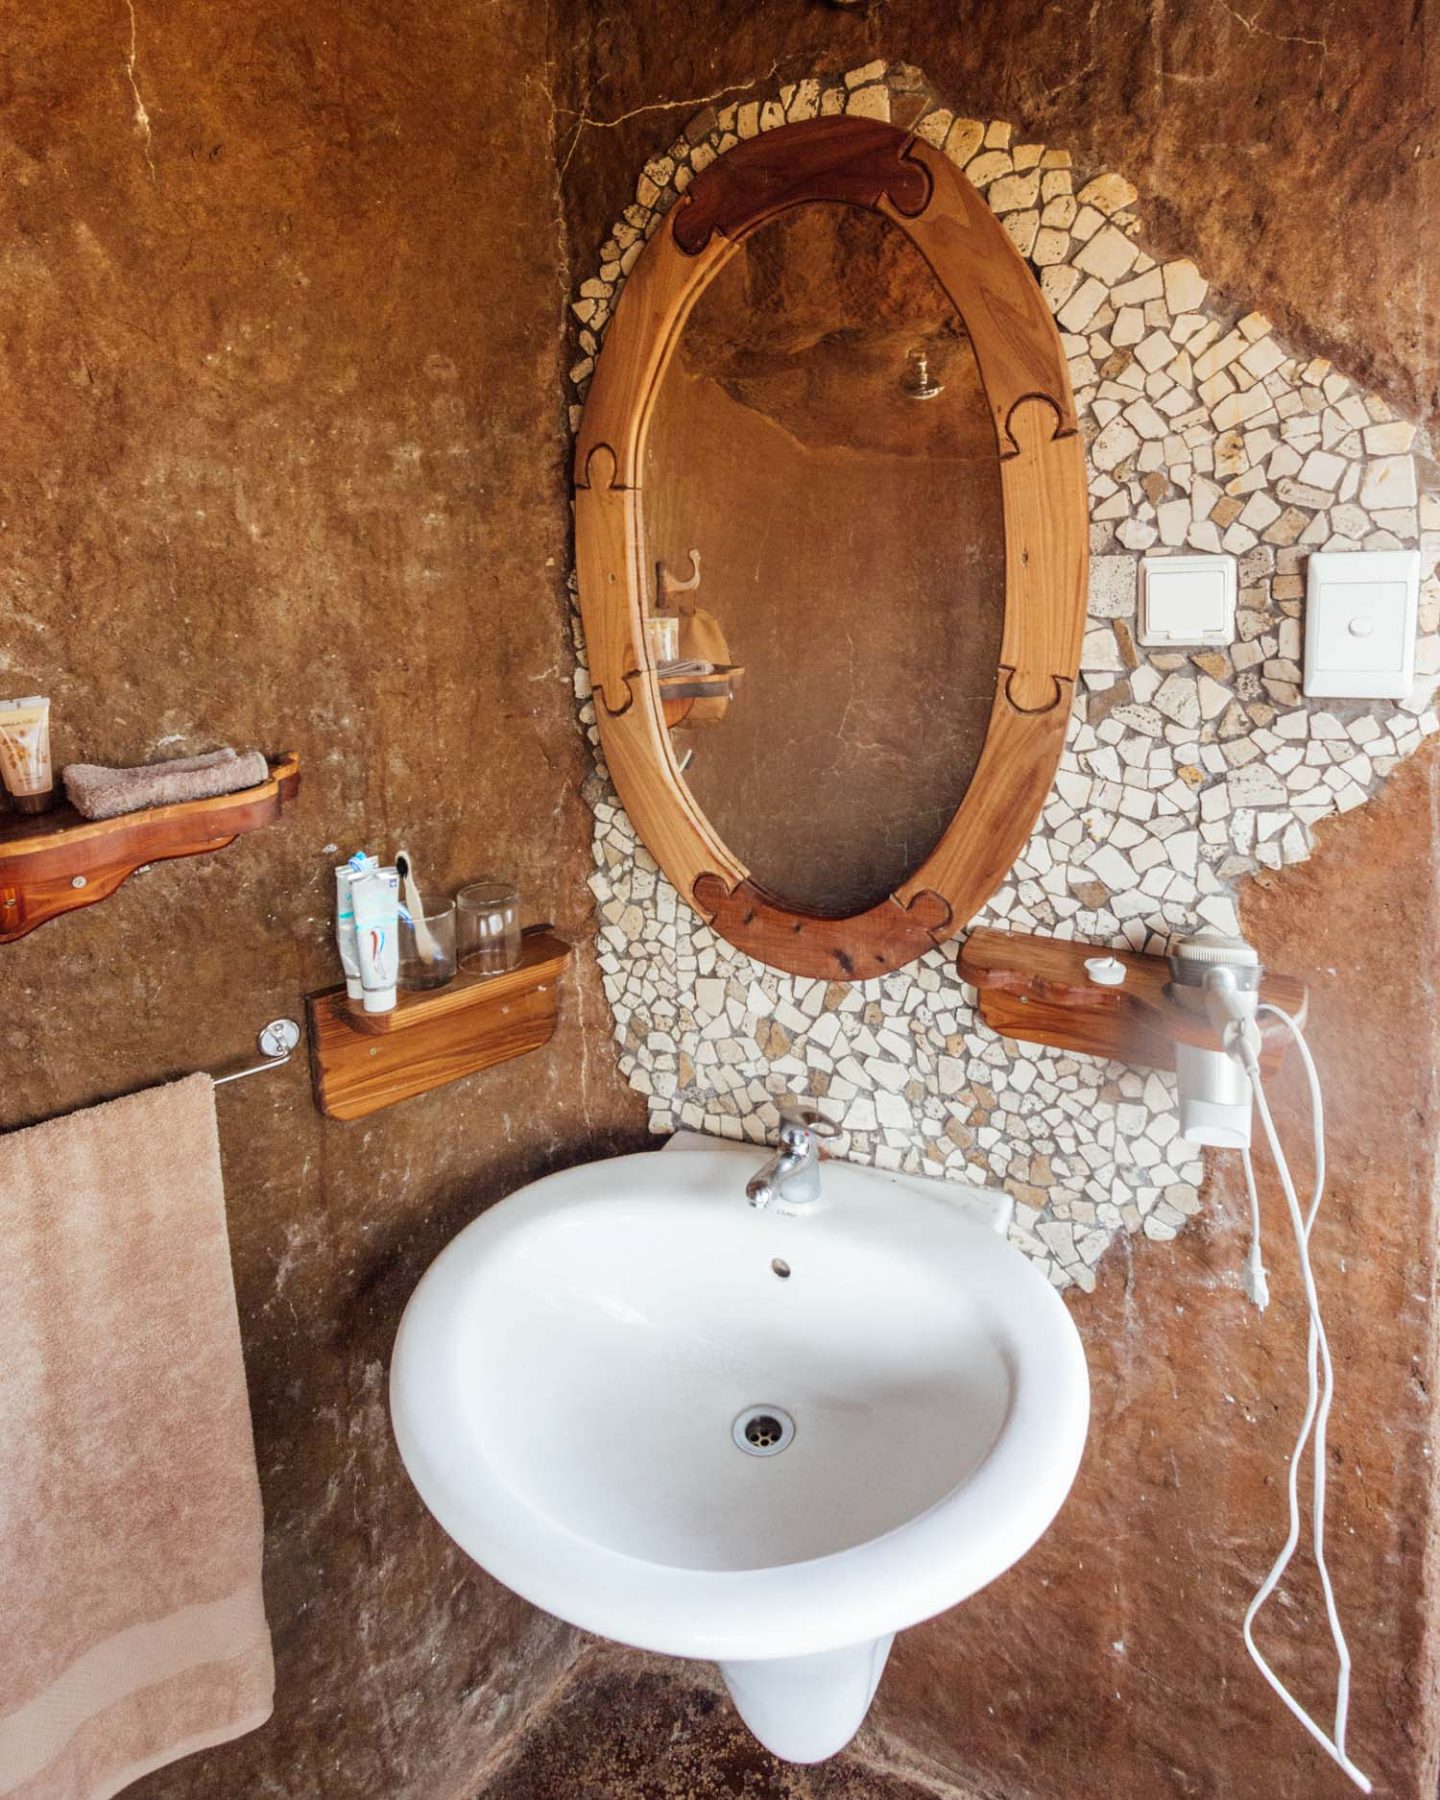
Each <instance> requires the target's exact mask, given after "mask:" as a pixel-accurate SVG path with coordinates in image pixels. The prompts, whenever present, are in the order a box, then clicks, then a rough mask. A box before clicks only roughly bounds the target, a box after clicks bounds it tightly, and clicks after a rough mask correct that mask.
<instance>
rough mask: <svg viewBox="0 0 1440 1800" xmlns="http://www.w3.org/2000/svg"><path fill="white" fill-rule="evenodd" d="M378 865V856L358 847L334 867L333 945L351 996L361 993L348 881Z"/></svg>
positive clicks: (357, 997)
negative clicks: (368, 853)
mask: <svg viewBox="0 0 1440 1800" xmlns="http://www.w3.org/2000/svg"><path fill="white" fill-rule="evenodd" d="M379 867H380V858H379V857H378V856H365V855H362V854H361V853H360V852H359V851H357V852H356V853H355V855H354V856H352V857H351V858H350V860H349V862H343V863H341V864H340V866H339V867H338V868H337V869H336V871H335V947H336V949H337V950H339V952H340V966H341V967H342V968H343V969H344V971H345V993H346V996H347V997H348V998H349V999H351V1000H359V999H361V998H362V997H363V995H364V991H365V990H364V988H363V987H362V985H361V982H360V946H359V943H358V942H357V941H356V937H355V906H354V902H353V901H352V900H351V897H350V883H351V882H352V881H353V880H354V879H355V877H356V876H357V875H363V874H365V873H367V871H369V870H371V869H378V868H379Z"/></svg>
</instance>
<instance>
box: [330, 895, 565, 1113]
mask: <svg viewBox="0 0 1440 1800" xmlns="http://www.w3.org/2000/svg"><path fill="white" fill-rule="evenodd" d="M569 959H570V945H569V944H568V943H566V941H565V939H564V938H562V937H559V936H557V935H556V933H555V932H553V931H552V930H551V928H550V927H549V926H548V925H531V926H527V928H526V930H525V933H524V936H523V938H522V939H521V951H520V961H519V963H518V965H517V966H516V967H515V968H513V969H507V970H506V971H505V972H504V973H503V974H501V975H470V974H466V973H465V971H464V970H463V969H462V970H461V972H460V973H459V974H458V975H457V976H456V977H455V979H454V980H453V981H451V982H449V983H447V985H446V986H445V987H443V988H429V989H425V990H423V991H420V992H416V993H406V992H403V991H402V992H401V994H400V997H399V999H398V1001H397V1003H396V1006H395V1009H394V1011H393V1012H387V1013H367V1012H363V1011H361V1010H360V1008H359V1007H358V1006H355V1005H353V1004H352V1003H351V1002H350V1001H349V1000H347V999H346V997H345V989H344V988H343V987H333V988H326V989H325V991H324V992H323V993H319V994H311V995H310V996H309V998H308V999H307V1000H306V1002H305V1010H306V1012H307V1014H308V1015H309V1020H310V1072H311V1076H312V1078H313V1082H314V1087H315V1101H316V1104H317V1105H318V1106H319V1108H320V1110H321V1112H323V1113H324V1114H325V1116H326V1117H327V1118H330V1119H363V1118H364V1117H365V1116H366V1114H367V1113H372V1112H378V1111H379V1110H380V1108H381V1107H384V1106H394V1105H395V1103H396V1102H397V1101H399V1100H410V1099H413V1098H414V1096H415V1095H416V1094H424V1093H428V1092H429V1090H430V1089H431V1088H436V1087H443V1086H444V1085H445V1083H446V1082H449V1081H459V1080H460V1078H461V1077H462V1076H464V1075H474V1074H476V1073H477V1072H478V1071H479V1070H481V1069H490V1068H493V1067H494V1066H495V1065H496V1064H497V1063H502V1062H509V1061H510V1059H511V1058H512V1057H516V1056H524V1055H526V1054H527V1053H528V1052H529V1051H531V1050H538V1049H540V1047H541V1046H542V1045H543V1044H547V1043H548V1042H549V1041H550V1039H551V1037H552V1036H553V1035H554V1032H555V1024H556V1020H557V1019H558V1017H559V986H560V976H561V974H562V973H563V972H564V968H565V964H566V963H567V962H568V961H569Z"/></svg>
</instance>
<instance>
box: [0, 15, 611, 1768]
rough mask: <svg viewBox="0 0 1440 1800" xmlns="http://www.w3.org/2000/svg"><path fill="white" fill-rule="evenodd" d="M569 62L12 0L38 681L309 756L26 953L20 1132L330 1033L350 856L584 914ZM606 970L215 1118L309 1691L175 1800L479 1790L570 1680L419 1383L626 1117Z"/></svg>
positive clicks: (297, 1078) (223, 1100)
mask: <svg viewBox="0 0 1440 1800" xmlns="http://www.w3.org/2000/svg"><path fill="white" fill-rule="evenodd" d="M544 56H545V40H544V18H543V13H539V12H537V9H535V8H532V7H530V6H528V5H525V4H521V3H517V4H514V5H509V4H502V5H499V6H491V7H486V8H468V7H462V8H458V9H457V8H454V7H451V6H448V5H443V4H438V3H435V4H432V3H431V0H420V3H419V4H417V5H410V6H406V7H404V8H403V9H402V8H398V7H373V6H370V7H367V6H362V7H359V8H357V7H354V6H347V5H340V4H331V3H330V0H318V4H309V5H306V6H304V7H296V6H287V5H280V4H267V3H266V0H237V3H236V4H230V5H225V6H220V7H194V6H191V7H185V8H176V7H172V6H156V5H153V4H149V3H148V0H135V3H134V7H133V13H132V11H131V10H129V9H127V6H126V5H125V4H124V3H123V0H119V3H117V4H115V5H113V6H112V5H104V6H100V7H95V6H89V5H85V4H82V3H81V0H66V3H64V4H57V5H51V6H46V7H41V8H37V9H31V10H30V11H28V12H21V11H15V10H13V9H12V12H11V14H10V17H9V21H8V26H7V31H6V54H5V74H4V77H3V88H0V167H3V179H4V191H5V197H6V198H5V213H6V225H5V227H4V229H3V231H0V296H3V311H4V315H5V320H6V324H5V328H4V333H3V345H0V382H3V408H4V413H5V417H6V420H7V426H6V448H5V455H4V458H3V464H0V520H3V540H0V541H3V546H4V549H3V581H4V627H3V631H0V669H3V670H4V675H3V678H0V691H3V692H6V693H9V692H12V691H19V692H34V691H37V690H38V691H43V692H47V693H49V694H51V695H52V696H53V697H54V701H55V712H56V718H57V726H56V740H57V741H56V748H57V751H58V753H59V754H60V755H61V756H63V757H69V758H74V757H77V756H81V755H83V756H86V757H93V758H97V759H100V760H105V759H110V758H113V759H115V760H126V759H139V758H142V757H147V756H156V755H164V754H167V753H180V752H183V751H188V750H198V749H203V748H206V747H209V746H210V745H212V744H215V743H218V742H225V741H229V742H234V743H236V744H242V745H260V746H262V747H264V748H266V749H269V750H276V749H279V748H293V749H298V750H299V751H300V753H301V755H302V758H303V760H304V768H305V775H304V789H303V793H302V796H301V799H300V802H299V805H298V807H297V809H296V810H295V812H294V813H293V814H287V816H286V820H285V822H284V824H283V825H282V826H280V827H278V828H276V829H273V830H271V831H269V832H267V833H264V834H260V835H257V836H254V837H250V838H247V839H244V840H242V841H241V842H239V843H237V844H236V845H235V846H233V847H232V848H231V849H229V850H228V851H225V852H223V853H221V854H219V855H216V856H213V857H209V858H201V859H196V860H193V861H187V862H177V863H169V864H160V865H157V866H156V867H155V868H154V869H153V870H152V871H151V872H150V873H149V874H146V875H142V876H139V877H136V878H135V879H134V880H132V881H131V882H130V883H129V884H128V885H127V886H126V887H125V888H123V889H122V890H121V892H120V893H119V894H118V895H117V896H116V897H115V898H113V899H111V900H110V901H108V902H106V903H104V904H103V905H100V906H96V907H94V908H92V909H90V910H89V911H85V912H80V913H77V914H74V915H72V916H70V917H68V918H65V919H61V920H59V921H57V922H55V923H52V924H49V925H46V926H44V927H42V928H41V929H40V930H39V931H38V932H37V933H35V934H34V935H33V936H31V937H30V938H28V939H26V940H25V941H24V942H22V943H21V944H19V945H16V946H12V947H9V948H6V949H4V950H3V951H0V960H3V1001H4V1015H5V1027H4V1033H3V1036H4V1044H3V1047H0V1090H3V1091H0V1125H14V1124H19V1123H22V1122H24V1121H26V1120H30V1119H35V1118H39V1117H42V1116H46V1115H50V1114H53V1113H57V1112H60V1111H63V1110H65V1109H66V1108H70V1107H74V1106H80V1105H83V1104H85V1103H86V1102H88V1101H91V1100H93V1099H96V1098H98V1097H100V1096H102V1095H109V1094H114V1093H118V1092H122V1091H125V1090H127V1089H131V1088H136V1087H140V1086H144V1085H146V1084H148V1083H150V1082H153V1081H155V1080H157V1079H160V1078H162V1077H165V1076H168V1075H171V1074H175V1073H178V1072H180V1071H183V1070H190V1069H194V1068H197V1067H205V1066H211V1065H219V1064H223V1063H225V1062H226V1061H227V1060H229V1059H232V1058H236V1057H238V1056H241V1055H244V1054H245V1053H246V1052H248V1051H250V1050H252V1049H253V1041H254V1033H255V1031H256V1030H257V1029H258V1027H259V1026H260V1025H261V1024H262V1023H263V1022H264V1021H265V1020H266V1019H268V1018H270V1017H272V1016H273V1015H275V1014H277V1013H292V1014H298V1013H299V1012H300V998H301V996H302V994H303V993H304V992H305V991H306V990H307V989H313V988H315V987H318V986H321V985H324V984H326V983H328V982H329V981H330V980H332V979H333V968H334V965H333V962H332V958H331V953H330V950H329V945H328V932H329V912H330V883H331V877H330V873H329V871H330V866H331V864H332V863H333V862H334V861H335V860H336V850H335V848H334V846H339V847H340V850H341V851H342V852H344V851H348V850H349V849H351V848H352V847H354V846H356V845H358V844H361V843H367V844H370V845H371V846H373V847H376V848H381V847H386V846H389V847H393V846H394V845H395V844H396V843H398V842H408V844H409V846H410V847H411V849H412V850H413V851H414V852H415V854H416V855H417V857H419V858H420V859H421V861H422V863H424V864H428V866H429V868H430V869H431V871H432V872H433V873H434V875H435V876H436V877H437V878H438V879H440V880H441V881H443V882H451V883H454V882H456V881H458V880H461V879H463V878H465V877H467V876H470V875H473V874H475V873H477V872H479V871H481V870H484V869H486V868H490V867H498V868H501V869H505V870H509V871H513V872H514V873H515V874H516V875H517V876H518V878H519V881H520V884H521V886H522V888H523V890H524V891H525V893H526V895H527V898H528V905H527V912H528V914H529V916H531V917H532V918H533V917H550V918H553V919H555V920H556V921H557V922H558V923H559V924H560V925H561V926H562V927H565V928H568V929H570V930H571V931H572V932H577V933H580V934H583V933H584V932H585V931H586V930H587V928H588V926H587V918H588V902H587V898H586V895H585V889H584V872H585V869H586V867H587V865H588V848H587V823H588V817H587V815H586V813H585V812H584V810H583V809H582V808H581V807H580V806H579V805H578V804H577V803H576V799H575V790H576V787H577V784H578V782H579V781H580V779H581V777H582V775H583V768H582V754H583V744H582V742H581V740H580V737H579V734H578V733H577V732H576V729H575V725H574V718H573V710H572V706H573V702H572V698H571V671H570V656H569V644H568V636H567V631H566V625H565V606H564V594H563V589H561V588H559V587H558V586H557V573H556V571H557V569H559V568H560V567H561V566H562V565H563V560H564V556H565V531H566V507H565V498H564V482H563V475H562V472H561V469H560V463H559V457H560V446H559V440H558V430H559V424H558V420H559V395H558V387H557V374H556V357H557V345H558V342H559V328H558V318H559V311H560V306H561V304H562V299H563V294H562V290H561V286H560V282H561V275H560V269H559V262H558V257H559V249H558V241H557V228H556V222H555V218H554V209H553V201H552V186H553V167H552V164H551V160H550V157H549V153H548V147H547V145H548V134H549V123H550V122H549V112H548V106H547V103H546V100H545V95H544V91H543V83H542V80H541V72H542V68H543V59H544ZM578 964H579V966H578V967H577V969H576V970H575V972H574V974H573V975H571V976H568V977H567V981H566V989H565V994H564V1002H563V1003H564V1008H565V1018H564V1022H563V1023H562V1026H561V1028H560V1031H559V1033H558V1035H557V1037H556V1039H555V1040H554V1042H553V1044H552V1045H551V1046H550V1048H549V1049H548V1050H546V1051H543V1052H541V1053H539V1054H537V1055H535V1056H533V1057H531V1058H529V1059H528V1060H524V1061H521V1062H517V1063H515V1064H512V1065H510V1066H508V1067H506V1068H503V1069H500V1070H497V1071H494V1072H492V1073H490V1074H487V1075H483V1076H480V1077H478V1078H475V1079H473V1080H471V1081H468V1082H466V1083H463V1084H461V1085H459V1086H456V1087H452V1088H448V1089H445V1090H443V1091H441V1092H438V1093H436V1094H434V1095H431V1096H428V1097H426V1098H423V1099H420V1100H416V1101H412V1102H409V1103H407V1104H406V1105H404V1106H402V1107H398V1108H396V1109H394V1110H393V1111H389V1112H385V1113H381V1114H379V1115H377V1116H375V1117H374V1118H373V1119H371V1120H369V1121H367V1122H364V1123H361V1124H354V1125H348V1126H346V1125H336V1124H328V1123H326V1122H324V1121H322V1120H321V1119H320V1117H319V1115H318V1114H317V1113H316V1112H315V1110H314V1108H313V1106H312V1104H311V1101H310V1097H309V1092H308V1084H307V1077H306V1073H305V1069H304V1064H303V1061H301V1062H297V1063H296V1064H295V1065H294V1066H293V1067H291V1068H289V1069H287V1070H285V1071H283V1072H281V1073H279V1074H274V1075H267V1076H264V1077H262V1078H259V1079H257V1080H255V1081H252V1082H247V1083H241V1084H239V1085H237V1086H235V1087H230V1088H226V1089H224V1090H222V1091H221V1092H220V1094H219V1095H218V1096H217V1101H218V1106H219V1110H220V1135H221V1139H222V1143H223V1146H224V1154H225V1174H226V1190H227V1197H228V1203H229V1216H230V1227H231V1233H232V1240H233V1245H234V1256H235V1268H236V1276H237V1282H238V1287H239V1298H240V1311H241V1317H242V1321H243V1325H244V1332H245V1343H246V1352H247V1364H248V1370H249V1376H250V1383H251V1392H252V1397H253V1404H254V1413H255V1424H256V1432H257V1437H258V1446H259V1460H260V1469H261V1476H262V1480H263V1483H264V1491H265V1506H266V1515H267V1520H268V1525H269V1541H268V1562H267V1591H268V1604H269V1611H270V1618H271V1621H272V1624H273V1626H274V1632H275V1641H276V1651H277V1662H278V1667H279V1682H278V1689H277V1707H276V1714H275V1717H274V1719H273V1720H272V1722H271V1723H270V1724H269V1725H267V1726H266V1727H265V1728H264V1729H263V1730H261V1731H259V1732H257V1733H255V1734H254V1735H253V1736H251V1737H248V1738H245V1739H242V1740H240V1741H238V1742H237V1743H235V1744H234V1745H232V1746H229V1747H226V1748H223V1749H219V1750H216V1751H213V1752H211V1753H209V1754H207V1755H205V1756H202V1757H199V1758H193V1759H190V1760H188V1761H186V1762H185V1763H183V1764H180V1765H177V1766H176V1767H175V1768H174V1769H172V1770H171V1771H169V1772H168V1773H165V1774H161V1775H157V1776H155V1777H154V1778H152V1779H151V1780H149V1781H147V1782H144V1783H142V1784H141V1785H140V1787H137V1788H136V1789H135V1790H134V1791H135V1792H136V1793H137V1794H138V1793H140V1792H141V1791H142V1789H143V1792H144V1793H145V1794H147V1795H149V1796H160V1795H174V1796H179V1795H185V1796H187V1800H189V1797H192V1796H193V1797H199V1796H210V1795H217V1796H218V1795H224V1796H226V1797H227V1800H237V1797H239V1796H242V1795H243V1796H245V1797H246V1800H258V1797H259V1796H262V1795H276V1796H281V1795H283V1796H284V1797H285V1800H307V1797H310V1796H316V1797H318V1796H321V1795H324V1796H327V1797H328V1800H334V1797H336V1796H341V1795H343V1796H347V1797H353V1800H381V1797H382V1796H383V1797H384V1800H400V1797H402V1796H404V1797H406V1800H421V1797H422V1796H423V1797H424V1800H436V1797H441V1800H443V1796H445V1795H446V1794H448V1793H450V1792H452V1791H455V1790H456V1789H457V1788H473V1786H474V1782H473V1781H472V1780H471V1775H472V1772H473V1770H474V1769H475V1768H476V1767H477V1766H478V1764H479V1762H480V1760H481V1757H482V1755H483V1753H484V1752H485V1751H486V1750H487V1749H488V1748H490V1747H491V1746H493V1745H494V1744H495V1743H496V1742H497V1741H498V1740H499V1739H500V1738H502V1737H503V1735H504V1733H505V1732H506V1731H507V1730H509V1729H510V1728H511V1726H512V1725H513V1724H514V1723H515V1722H516V1721H517V1720H518V1718H519V1717H520V1716H521V1715H522V1714H523V1712H524V1709H525V1707H526V1705H527V1704H528V1702H529V1701H530V1700H532V1699H533V1698H534V1697H535V1696H536V1695H537V1694H538V1693H541V1692H543V1691H544V1690H545V1688H546V1684H547V1683H548V1681H549V1680H550V1679H551V1677H552V1675H553V1674H554V1673H555V1671H556V1670H557V1669H558V1668H559V1667H560V1666H561V1665H562V1664H563V1662H564V1661H565V1659H566V1658H567V1657H568V1655H569V1652H570V1639H569V1636H568V1634H566V1633H564V1632H563V1631H562V1630H560V1628H558V1627H556V1626H555V1625H554V1624H553V1622H551V1621H548V1620H545V1619H543V1618H542V1617H541V1616H540V1615H538V1614H536V1613H533V1612H532V1611H530V1609H528V1608H527V1607H525V1606H523V1605H522V1604H521V1603H520V1602H519V1601H517V1600H515V1599H514V1598H513V1597H511V1596H509V1595H507V1594H505V1593H504V1592H503V1591H502V1590H500V1589H499V1588H497V1587H496V1586H494V1585H493V1584H491V1583H490V1582H489V1581H488V1580H487V1579H486V1578H485V1577H483V1576H482V1575H481V1574H480V1573H479V1572H478V1571H477V1570H476V1569H475V1568H474V1567H473V1566H472V1565H471V1564H470V1563H469V1562H468V1561H467V1560H466V1559H465V1558H464V1557H463V1556H461V1555H460V1553H459V1552H458V1551H457V1550H455V1549H454V1548H453V1547H452V1546H451V1545H450V1544H449V1543H448V1541H447V1540H446V1539H445V1538H444V1537H443V1535H442V1534H441V1532H440V1530H439V1528H438V1527H437V1526H435V1525H434V1524H433V1523H432V1522H431V1521H430V1520H429V1519H428V1517H427V1516H426V1515H425V1513H424V1512H423V1510H422V1508H421V1506H420V1503H419V1501H418V1499H417V1498H416V1497H415V1495H414V1493H413V1492H412V1490H411V1489H410V1487H409V1485H408V1483H407V1481H406V1479H405V1477H404V1475H403V1473H402V1471H401V1469H400V1466H399V1463H398V1460H397V1458H396V1456H395V1453H394V1450H393V1447H392V1444H391V1439H390V1433H389V1426H388V1421H387V1417H386V1412H385V1393H384V1368H385V1362H386V1358H387V1355H388V1351H389V1345H390V1341H391V1337H392V1335H393V1332H394V1328H395V1325H396V1322H397V1319H398V1317H399V1311H400V1308H401V1306H402V1304H403V1302H404V1300H405V1298H406V1296H407V1295H408V1293H409V1290H410V1288H411V1287H412V1285H413V1283H414V1281H415V1280H416V1278H417V1277H418V1276H419V1274H420V1272H421V1270H422V1269H423V1267H424V1265H425V1263H426V1262H427V1260H428V1259H429V1257H430V1256H431V1255H432V1254H433V1253H434V1252H435V1251H436V1250H437V1249H438V1248H439V1246H440V1244H441V1243H442V1242H443V1241H444V1239H445V1238H446V1237H447V1236H448V1235H449V1234H450V1233H452V1232H453V1231H454V1230H455V1229H456V1228H457V1227H458V1226H459V1225H460V1224H462V1223H463V1222H464V1221H465V1220H466V1219H467V1218H468V1217H469V1216H470V1215H471V1214H473V1213H474V1212H475V1211H477V1210H478V1209H479V1208H480V1207H481V1206H483V1205H484V1204H486V1203H487V1202H488V1201H489V1200H491V1199H493V1198H495V1197H496V1196H497V1195H499V1194H500V1193H502V1192H504V1191H505V1190H506V1189H507V1188H509V1187H510V1186H512V1185H513V1184H515V1183H517V1182H519V1181H522V1180H524V1179H527V1178H529V1177H532V1176H534V1175H538V1174H540V1173H543V1172H544V1171H545V1170H547V1169H549V1168H551V1167H554V1166H557V1165H560V1164H563V1163H566V1162H569V1161H573V1160H577V1159H579V1158H581V1157H586V1156H589V1155H591V1154H594V1153H595V1152H596V1151H597V1150H600V1151H603V1150H604V1149H606V1148H607V1147H609V1148H615V1147H619V1146H623V1145H625V1144H626V1143H628V1142H629V1141H631V1139H632V1137H633V1131H634V1127H635V1126H636V1124H637V1123H638V1120H639V1117H640V1113H641V1108H640V1106H639V1103H638V1102H637V1101H635V1100H634V1099H633V1098H632V1097H631V1096H630V1095H629V1093H628V1091H626V1090H625V1089H623V1088H622V1087H621V1086H619V1085H618V1084H617V1082H616V1079H615V1077H614V1074H613V1067H614V1063H613V1055H612V1053H611V1051H610V1048H609V1046H608V1043H607V1034H606V1031H605V1029H604V1026H603V1024H602V1023H601V1020H602V1019H603V1012H602V1007H601V1003H600V1001H599V998H598V995H597V994H596V993H595V992H594V991H593V989H592V985H591V984H592V980H593V977H592V975H591V970H592V969H593V962H592V961H591V959H590V958H588V957H583V956H582V957H581V958H579V959H578ZM587 1021H588V1023H587Z"/></svg>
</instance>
